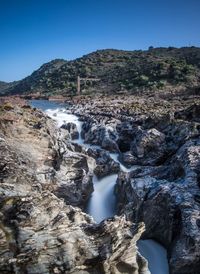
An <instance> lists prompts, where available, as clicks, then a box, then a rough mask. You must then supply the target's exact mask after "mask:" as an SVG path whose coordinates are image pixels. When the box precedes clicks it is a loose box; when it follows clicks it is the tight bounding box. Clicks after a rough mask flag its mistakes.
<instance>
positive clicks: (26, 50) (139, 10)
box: [0, 0, 200, 81]
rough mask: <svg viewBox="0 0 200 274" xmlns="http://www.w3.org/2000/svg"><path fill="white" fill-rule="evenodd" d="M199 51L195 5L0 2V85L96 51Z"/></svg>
mask: <svg viewBox="0 0 200 274" xmlns="http://www.w3.org/2000/svg"><path fill="white" fill-rule="evenodd" d="M151 45H152V46H154V47H158V46H177V47H181V46H190V45H194V46H200V0H0V80H2V81H13V80H19V79H22V78H23V77H25V76H27V75H29V74H31V73H32V72H33V70H36V69H38V68H39V67H40V66H41V65H42V64H43V63H44V62H48V61H50V60H52V59H55V58H64V59H67V60H70V59H74V58H76V57H80V56H82V55H83V54H86V53H89V52H91V51H94V50H97V49H105V48H116V49H127V50H134V49H147V48H148V47H149V46H151Z"/></svg>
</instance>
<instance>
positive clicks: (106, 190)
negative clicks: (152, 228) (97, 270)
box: [30, 100, 169, 274]
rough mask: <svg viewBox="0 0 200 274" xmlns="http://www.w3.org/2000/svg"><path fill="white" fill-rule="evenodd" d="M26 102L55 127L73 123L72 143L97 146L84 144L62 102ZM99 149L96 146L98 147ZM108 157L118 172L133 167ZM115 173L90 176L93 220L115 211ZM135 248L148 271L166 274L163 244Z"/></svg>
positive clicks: (88, 209) (144, 242)
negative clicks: (91, 177) (44, 115)
mask: <svg viewBox="0 0 200 274" xmlns="http://www.w3.org/2000/svg"><path fill="white" fill-rule="evenodd" d="M30 104H31V105H32V106H33V107H36V108H39V109H41V110H42V111H44V112H45V113H46V114H47V115H48V116H49V117H51V118H52V119H54V120H55V121H56V122H57V124H58V126H59V127H60V126H62V125H63V123H65V122H72V123H75V124H76V126H77V129H78V131H79V138H78V139H77V140H75V142H76V143H78V144H80V145H84V146H86V147H87V148H89V147H91V148H92V147H98V146H93V145H89V144H84V140H83V139H82V138H81V134H80V132H81V128H82V122H80V121H79V118H78V117H77V116H75V115H73V114H71V113H70V111H68V110H66V105H64V104H60V103H56V102H50V101H47V100H31V101H30ZM99 148H100V147H99ZM110 156H111V157H112V159H113V160H114V161H116V162H118V163H119V164H120V168H121V170H122V171H125V172H129V171H130V170H133V169H134V167H131V168H126V167H125V166H124V165H123V164H122V163H120V162H119V160H118V154H117V153H110ZM116 180H117V174H112V175H108V176H105V177H103V178H101V179H98V178H97V177H96V176H93V184H94V192H93V194H92V196H91V198H90V200H89V202H88V205H87V207H86V213H88V214H90V215H91V216H92V217H93V218H94V220H95V221H96V222H101V221H102V220H104V219H106V218H108V217H112V216H114V215H115V214H116V204H117V201H116V197H115V195H114V186H115V184H116ZM137 245H138V249H139V251H140V253H141V254H142V255H143V256H144V257H145V258H146V259H147V261H148V266H149V270H150V273H151V274H169V267H168V261H167V252H166V250H165V248H164V247H163V246H161V245H160V244H158V243H157V242H155V241H154V240H151V239H149V240H139V241H138V244H137Z"/></svg>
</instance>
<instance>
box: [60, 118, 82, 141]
mask: <svg viewBox="0 0 200 274" xmlns="http://www.w3.org/2000/svg"><path fill="white" fill-rule="evenodd" d="M61 128H62V129H65V130H67V131H68V133H69V135H70V137H71V139H72V140H74V139H78V137H79V132H78V129H77V126H76V124H74V123H71V122H68V123H65V124H63V125H62V126H61Z"/></svg>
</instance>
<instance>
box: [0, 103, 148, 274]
mask: <svg viewBox="0 0 200 274" xmlns="http://www.w3.org/2000/svg"><path fill="white" fill-rule="evenodd" d="M0 118H1V119H0V151H1V153H0V158H1V161H0V163H1V164H0V180H1V185H0V206H1V221H0V254H1V256H0V272H1V273H9V274H11V273H20V274H21V273H22V274H23V273H35V274H36V273H37V274H39V273H40V274H43V273H148V268H147V261H146V260H145V259H144V258H143V257H142V256H141V254H140V253H139V251H138V249H137V247H136V242H137V240H138V239H139V238H140V236H141V234H142V233H143V231H144V224H143V223H140V224H134V225H133V224H132V222H130V221H128V220H126V218H125V216H124V217H114V218H112V219H108V220H105V221H104V222H101V223H100V224H97V223H95V221H94V220H93V219H92V217H90V216H89V215H87V214H85V213H84V212H83V211H82V210H81V208H83V206H84V204H85V203H86V201H87V199H88V197H89V195H90V194H91V192H92V190H93V186H92V180H91V176H92V167H93V165H95V163H94V162H95V161H94V158H92V157H90V156H88V155H86V154H84V153H82V152H78V151H77V149H76V147H75V145H73V144H72V143H71V139H70V133H69V132H68V131H67V130H66V129H60V128H58V127H57V125H56V124H55V122H53V120H52V119H50V118H49V117H48V116H47V115H45V114H44V113H43V112H41V111H39V110H37V109H36V108H31V107H30V106H28V105H27V104H26V103H23V102H22V103H21V102H20V104H17V103H16V101H15V100H14V101H12V102H11V103H10V101H9V102H7V101H6V100H5V101H2V103H1V116H0ZM77 206H79V207H77ZM130 255H131V256H130Z"/></svg>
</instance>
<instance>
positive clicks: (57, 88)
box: [0, 47, 200, 96]
mask: <svg viewBox="0 0 200 274" xmlns="http://www.w3.org/2000/svg"><path fill="white" fill-rule="evenodd" d="M77 76H80V77H82V78H98V79H99V81H98V82H92V81H86V82H84V81H83V82H82V84H81V91H82V93H85V94H92V93H97V92H98V93H118V92H120V93H124V92H125V93H127V92H128V93H132V94H134V93H137V92H145V91H148V92H149V91H157V90H158V91H159V90H165V91H167V90H169V91H170V90H188V89H190V90H195V92H199V86H200V81H199V80H200V48H197V47H184V48H173V47H169V48H153V47H150V48H149V50H147V51H141V50H137V51H122V50H114V49H107V50H98V51H96V52H93V53H90V54H87V55H85V56H83V57H81V58H78V59H75V60H72V61H66V60H63V59H56V60H53V61H51V62H49V63H46V64H44V65H42V66H41V67H40V68H39V69H38V70H36V71H35V72H33V73H32V74H31V75H30V76H28V77H26V78H24V79H23V80H21V81H19V82H16V83H15V84H13V85H11V86H8V87H7V88H4V89H3V93H6V94H33V93H40V94H43V95H46V96H51V95H73V94H76V90H77ZM0 92H1V93H2V91H1V89H0Z"/></svg>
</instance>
